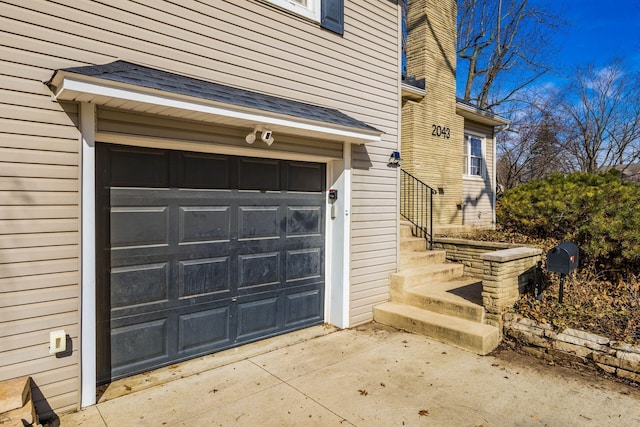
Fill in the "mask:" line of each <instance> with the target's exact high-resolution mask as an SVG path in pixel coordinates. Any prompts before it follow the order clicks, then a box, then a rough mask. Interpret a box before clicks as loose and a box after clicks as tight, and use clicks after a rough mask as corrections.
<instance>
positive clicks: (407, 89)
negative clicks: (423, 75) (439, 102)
mask: <svg viewBox="0 0 640 427" xmlns="http://www.w3.org/2000/svg"><path fill="white" fill-rule="evenodd" d="M426 95H427V91H426V90H425V89H421V88H419V87H416V86H413V85H410V84H408V83H405V82H402V99H410V100H412V101H420V100H421V99H422V98H424V97H425V96H426Z"/></svg>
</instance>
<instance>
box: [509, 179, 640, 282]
mask: <svg viewBox="0 0 640 427" xmlns="http://www.w3.org/2000/svg"><path fill="white" fill-rule="evenodd" d="M639 207H640V186H639V185H637V184H634V183H629V182H624V181H622V180H621V179H620V175H619V173H616V172H609V173H606V174H598V175H595V174H587V173H574V174H570V175H560V174H557V175H553V176H551V177H549V178H547V179H545V180H542V181H535V182H531V183H528V184H523V185H520V186H518V187H516V188H513V189H511V190H509V191H507V192H506V193H505V194H504V195H503V197H502V198H501V200H500V204H499V206H498V210H497V216H498V222H499V223H500V224H502V226H503V227H504V228H505V229H506V230H513V231H518V232H521V233H524V234H528V235H530V236H535V237H540V238H553V239H558V240H568V241H572V242H574V243H576V244H577V245H578V246H579V248H580V255H581V258H582V260H583V262H582V263H583V265H584V263H585V262H586V263H591V264H593V265H596V266H597V267H598V268H600V269H621V270H625V271H630V270H632V269H635V268H637V267H638V266H640V209H639Z"/></svg>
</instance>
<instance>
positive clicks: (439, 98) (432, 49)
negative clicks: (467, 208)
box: [402, 0, 464, 224]
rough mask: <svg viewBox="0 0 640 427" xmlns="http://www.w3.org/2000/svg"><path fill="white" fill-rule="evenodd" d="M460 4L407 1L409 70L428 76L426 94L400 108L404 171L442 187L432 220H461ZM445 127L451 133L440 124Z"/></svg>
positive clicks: (435, 186)
mask: <svg viewBox="0 0 640 427" xmlns="http://www.w3.org/2000/svg"><path fill="white" fill-rule="evenodd" d="M456 13H457V9H456V2H455V0H446V1H442V0H415V1H411V2H410V5H409V14H408V27H409V39H408V42H407V57H408V60H407V73H408V74H409V75H410V76H414V77H416V78H418V79H420V78H425V79H426V96H425V97H424V98H423V99H422V100H421V101H419V102H415V101H407V102H405V104H404V105H403V108H402V126H403V133H402V152H403V158H404V159H405V162H404V164H403V169H406V170H407V171H409V172H410V173H412V174H413V175H415V176H417V177H418V178H420V179H421V180H422V181H424V182H425V183H427V184H429V185H430V186H431V187H433V188H435V189H437V190H439V194H437V195H436V196H434V217H433V219H434V223H435V224H461V223H462V211H461V210H460V203H461V200H462V171H463V169H462V153H463V152H462V150H463V145H462V144H463V137H464V134H463V127H464V120H463V118H462V117H460V116H458V115H456V97H455V93H456V76H455V72H456ZM434 126H436V127H438V126H439V127H440V128H447V129H449V131H448V132H447V133H446V135H448V138H447V137H444V136H442V135H441V136H438V135H437V133H438V132H437V128H436V135H434V132H433V131H434Z"/></svg>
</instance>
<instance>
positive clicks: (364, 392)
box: [358, 390, 369, 396]
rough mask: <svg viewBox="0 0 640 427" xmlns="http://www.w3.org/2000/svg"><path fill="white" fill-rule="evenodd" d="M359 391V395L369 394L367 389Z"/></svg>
mask: <svg viewBox="0 0 640 427" xmlns="http://www.w3.org/2000/svg"><path fill="white" fill-rule="evenodd" d="M358 391H359V392H360V395H361V396H366V395H367V394H369V392H368V391H367V390H358Z"/></svg>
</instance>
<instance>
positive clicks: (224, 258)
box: [96, 144, 325, 383]
mask: <svg viewBox="0 0 640 427" xmlns="http://www.w3.org/2000/svg"><path fill="white" fill-rule="evenodd" d="M96 170H97V174H96V182H97V189H96V194H97V201H96V202H97V203H96V205H97V213H96V220H97V225H96V226H97V230H98V232H97V233H96V240H97V260H96V261H97V273H98V274H97V293H98V295H97V298H96V300H97V317H98V330H97V335H98V380H99V382H100V383H104V382H108V381H110V380H113V379H117V378H121V377H125V376H128V375H132V374H135V373H138V372H142V371H145V370H149V369H152V368H156V367H160V366H164V365H167V364H171V363H174V362H176V361H180V360H185V359H188V358H192V357H195V356H198V355H202V354H207V353H211V352H213V351H217V350H221V349H225V348H230V347H233V346H236V345H239V344H243V343H247V342H250V341H255V340H258V339H262V338H265V337H269V336H273V335H278V334H282V333H285V332H289V331H293V330H296V329H300V328H303V327H307V326H310V325H314V324H318V323H322V321H323V303H324V204H325V195H324V191H325V165H324V164H319V163H307V162H295V161H283V160H271V159H257V158H246V157H233V156H222V155H211V154H200V153H193V152H181V151H171V150H154V149H143V148H132V147H125V146H116V145H107V144H98V147H97V168H96Z"/></svg>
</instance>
